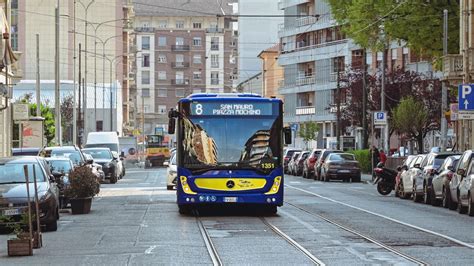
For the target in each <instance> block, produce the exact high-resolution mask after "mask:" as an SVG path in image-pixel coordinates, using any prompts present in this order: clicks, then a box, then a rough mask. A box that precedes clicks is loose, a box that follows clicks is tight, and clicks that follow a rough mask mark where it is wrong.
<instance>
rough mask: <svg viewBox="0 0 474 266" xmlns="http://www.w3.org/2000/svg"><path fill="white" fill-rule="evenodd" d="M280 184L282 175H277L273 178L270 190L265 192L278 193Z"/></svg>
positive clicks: (268, 193) (269, 193)
mask: <svg viewBox="0 0 474 266" xmlns="http://www.w3.org/2000/svg"><path fill="white" fill-rule="evenodd" d="M280 185H281V176H277V177H275V179H274V180H273V185H272V187H271V188H270V191H268V192H267V193H265V195H273V194H276V193H278V191H279V190H280Z"/></svg>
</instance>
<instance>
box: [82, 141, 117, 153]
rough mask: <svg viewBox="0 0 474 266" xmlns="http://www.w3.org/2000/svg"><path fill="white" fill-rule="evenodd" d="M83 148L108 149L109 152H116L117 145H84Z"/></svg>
mask: <svg viewBox="0 0 474 266" xmlns="http://www.w3.org/2000/svg"><path fill="white" fill-rule="evenodd" d="M84 147H85V148H109V149H110V150H111V151H116V152H118V150H117V148H118V147H117V144H115V143H100V144H86V145H85V146H84Z"/></svg>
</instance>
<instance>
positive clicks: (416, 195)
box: [412, 183, 422, 202]
mask: <svg viewBox="0 0 474 266" xmlns="http://www.w3.org/2000/svg"><path fill="white" fill-rule="evenodd" d="M412 195H413V201H414V202H420V201H421V200H422V199H421V197H420V196H419V195H418V193H416V184H415V183H413V189H412Z"/></svg>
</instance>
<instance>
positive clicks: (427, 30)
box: [327, 0, 459, 59]
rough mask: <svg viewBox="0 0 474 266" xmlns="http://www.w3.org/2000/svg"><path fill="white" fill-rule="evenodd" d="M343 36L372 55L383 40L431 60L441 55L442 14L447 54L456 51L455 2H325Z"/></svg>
mask: <svg viewBox="0 0 474 266" xmlns="http://www.w3.org/2000/svg"><path fill="white" fill-rule="evenodd" d="M327 1H328V3H329V5H330V6H331V9H332V11H333V15H334V17H335V18H336V20H337V21H338V22H339V24H341V25H343V30H344V32H346V33H347V35H348V36H349V37H350V38H352V39H354V41H355V42H356V43H357V44H359V45H360V46H362V47H363V48H367V49H369V50H372V51H381V50H382V47H383V42H384V37H382V34H381V29H382V28H383V31H384V34H385V36H386V38H388V39H389V40H396V41H404V42H406V43H407V44H408V46H409V47H410V48H411V49H412V50H413V51H415V52H416V53H418V54H420V55H426V56H429V57H431V58H433V59H436V58H439V57H440V56H441V55H442V53H443V49H442V48H443V43H442V39H443V10H444V9H447V10H448V13H449V15H448V16H449V20H448V34H449V43H448V51H449V53H457V52H458V49H459V4H458V1H426V0H410V1H408V0H404V1H403V0H402V1H385V0H376V1H368V0H351V1H341V0H327Z"/></svg>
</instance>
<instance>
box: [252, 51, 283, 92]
mask: <svg viewBox="0 0 474 266" xmlns="http://www.w3.org/2000/svg"><path fill="white" fill-rule="evenodd" d="M279 56H280V44H276V45H274V46H272V47H270V48H268V49H265V50H263V51H262V52H261V53H260V54H259V55H258V57H259V58H260V59H261V60H262V88H263V92H262V95H263V96H264V97H277V98H282V96H281V95H280V92H279V91H278V88H279V83H278V82H279V81H280V80H281V78H282V77H283V73H284V72H283V68H282V67H281V66H280V64H279V63H278V57H279Z"/></svg>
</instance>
